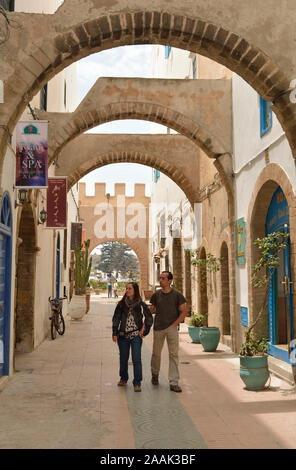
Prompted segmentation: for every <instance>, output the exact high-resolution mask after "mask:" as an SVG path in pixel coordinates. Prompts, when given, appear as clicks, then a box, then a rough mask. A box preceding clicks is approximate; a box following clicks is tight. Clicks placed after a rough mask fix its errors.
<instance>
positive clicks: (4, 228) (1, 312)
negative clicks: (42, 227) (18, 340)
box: [0, 192, 12, 377]
mask: <svg viewBox="0 0 296 470" xmlns="http://www.w3.org/2000/svg"><path fill="white" fill-rule="evenodd" d="M11 242H12V212H11V204H10V197H9V194H8V193H7V192H5V193H4V195H3V198H2V203H1V222H0V377H1V376H2V375H8V374H9V343H10V341H9V339H10V297H11V257H12V243H11Z"/></svg>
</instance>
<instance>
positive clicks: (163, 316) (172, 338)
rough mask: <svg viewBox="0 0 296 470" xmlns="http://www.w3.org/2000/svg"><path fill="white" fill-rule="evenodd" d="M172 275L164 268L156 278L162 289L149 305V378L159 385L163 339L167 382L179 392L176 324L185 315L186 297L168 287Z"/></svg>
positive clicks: (156, 293) (180, 390)
mask: <svg viewBox="0 0 296 470" xmlns="http://www.w3.org/2000/svg"><path fill="white" fill-rule="evenodd" d="M172 281H173V275H172V273H171V272H170V271H163V272H162V273H161V275H160V278H159V284H160V286H161V289H159V290H157V291H156V292H155V293H154V294H153V295H152V297H151V299H150V303H151V306H150V309H151V312H152V313H155V314H156V315H155V319H154V326H153V350H152V357H151V373H152V379H151V382H152V384H153V385H158V375H159V370H160V362H161V352H162V348H163V344H164V340H165V339H166V341H167V345H168V350H169V372H168V378H169V384H170V390H172V391H173V392H182V389H181V387H180V386H179V383H178V382H179V333H178V325H179V323H181V322H182V321H183V320H184V318H185V317H186V299H185V297H184V296H183V294H181V292H179V291H178V290H176V289H174V288H172V287H171V283H172Z"/></svg>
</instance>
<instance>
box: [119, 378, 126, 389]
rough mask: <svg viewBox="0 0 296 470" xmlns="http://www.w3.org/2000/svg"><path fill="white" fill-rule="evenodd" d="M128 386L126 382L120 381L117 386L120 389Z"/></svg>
mask: <svg viewBox="0 0 296 470" xmlns="http://www.w3.org/2000/svg"><path fill="white" fill-rule="evenodd" d="M126 384H127V382H126V381H125V380H122V379H120V380H119V382H118V384H117V385H118V387H124V386H125V385H126Z"/></svg>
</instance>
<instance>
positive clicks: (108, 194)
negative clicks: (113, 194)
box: [106, 193, 110, 204]
mask: <svg viewBox="0 0 296 470" xmlns="http://www.w3.org/2000/svg"><path fill="white" fill-rule="evenodd" d="M106 198H107V201H108V204H109V201H110V193H107V194H106Z"/></svg>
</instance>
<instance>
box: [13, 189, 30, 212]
mask: <svg viewBox="0 0 296 470" xmlns="http://www.w3.org/2000/svg"><path fill="white" fill-rule="evenodd" d="M17 197H18V200H19V203H17V201H14V207H15V209H16V208H17V207H19V206H23V205H24V204H25V203H26V202H28V190H27V189H25V188H20V189H18V192H17Z"/></svg>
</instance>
